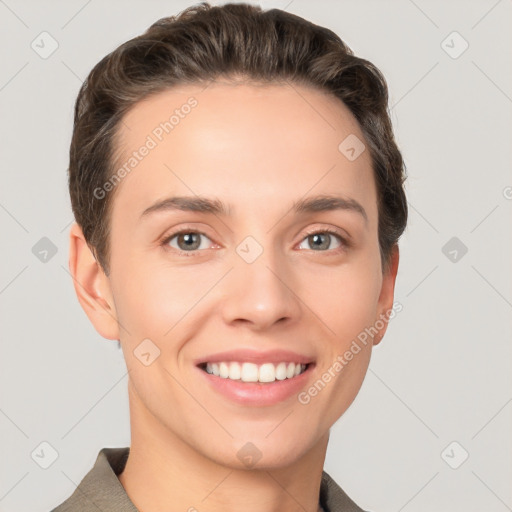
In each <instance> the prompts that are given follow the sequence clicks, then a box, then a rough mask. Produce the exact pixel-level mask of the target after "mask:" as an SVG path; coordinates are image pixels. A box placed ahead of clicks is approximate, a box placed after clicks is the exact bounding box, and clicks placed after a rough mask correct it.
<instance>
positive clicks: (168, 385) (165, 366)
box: [94, 82, 397, 468]
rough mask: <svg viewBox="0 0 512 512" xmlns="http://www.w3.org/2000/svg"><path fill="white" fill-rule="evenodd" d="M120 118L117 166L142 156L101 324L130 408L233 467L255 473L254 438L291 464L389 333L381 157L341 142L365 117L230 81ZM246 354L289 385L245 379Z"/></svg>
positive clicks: (128, 191)
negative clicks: (375, 162) (378, 178)
mask: <svg viewBox="0 0 512 512" xmlns="http://www.w3.org/2000/svg"><path fill="white" fill-rule="evenodd" d="M191 98H194V99H193V100H191ZM187 104H188V105H189V106H190V108H187V107H184V106H185V105H187ZM176 109H178V111H177V112H175V113H176V115H175V118H174V119H173V120H171V123H172V128H169V125H165V124H164V125H161V123H165V121H169V117H170V116H171V115H172V113H173V112H174V111H175V110H176ZM123 121H124V123H123V125H122V127H121V132H120V139H119V140H120V146H119V147H120V150H121V152H120V155H121V157H120V158H119V161H118V163H119V166H118V167H116V169H117V168H119V167H121V165H123V164H124V163H126V162H128V160H129V158H130V156H133V152H134V151H138V157H137V163H136V165H133V168H131V170H130V171H129V172H128V173H126V175H125V176H124V174H125V173H121V175H122V180H121V181H120V183H118V184H117V185H116V189H115V200H114V202H113V209H112V218H111V235H110V236H111V238H110V240H111V254H110V269H111V273H110V275H109V277H108V278H105V283H107V285H108V287H109V294H110V295H109V296H110V297H111V300H109V299H106V302H107V303H108V304H109V307H110V308H111V311H112V314H111V315H108V316H106V317H104V318H102V319H98V318H97V317H96V318H95V319H94V322H95V325H96V327H97V329H98V330H99V331H100V332H103V333H106V332H107V331H108V332H109V333H112V334H111V335H110V337H113V338H115V339H120V342H121V346H122V349H123V352H124V356H125V359H126V364H127V368H128V370H129V372H130V373H129V375H130V383H129V386H130V388H129V389H130V401H131V402H130V406H131V408H134V410H136V411H137V414H139V415H140V418H141V419H140V422H141V424H142V423H144V426H145V428H146V429H148V430H152V431H153V432H152V434H154V435H163V436H166V435H167V436H169V438H174V439H180V440H181V441H183V442H185V443H186V444H187V445H188V446H190V447H192V448H193V449H194V450H195V451H196V452H197V453H199V454H201V455H203V456H206V457H208V458H209V459H211V460H213V461H215V462H217V463H219V464H223V465H226V466H231V467H242V466H243V465H244V464H245V463H246V462H244V460H243V457H241V456H240V455H241V454H242V455H243V453H244V452H243V450H246V451H247V450H248V451H249V452H250V451H251V450H252V451H254V452H255V453H257V452H256V450H257V451H258V452H259V453H260V454H261V460H260V463H259V464H260V466H262V467H269V468H270V467H277V466H284V465H287V464H291V463H293V462H294V461H296V460H297V459H298V458H300V457H301V456H304V455H305V454H306V453H307V452H308V451H309V450H312V449H313V448H314V447H315V446H316V445H317V444H318V443H319V441H320V440H321V439H324V438H325V437H326V435H328V431H329V428H330V427H331V426H332V425H333V423H334V422H335V421H336V420H337V419H338V418H339V417H340V416H341V415H342V414H343V413H344V412H345V411H346V409H347V408H348V407H349V405H350V404H351V403H352V401H353V400H354V398H355V396H356V394H357V393H358V391H359V389H360V386H361V384H362V382H363V379H364V376H365V373H366V370H367V367H368V363H369V360H370V355H371V349H372V343H373V344H375V343H377V342H378V341H379V340H380V337H376V338H375V339H374V340H373V341H372V339H371V337H370V338H368V337H367V341H366V342H365V343H363V342H362V338H361V333H362V332H364V331H365V329H368V328H369V327H371V326H374V325H375V324H376V321H378V320H379V318H382V315H383V314H384V313H386V312H389V310H390V308H391V307H392V304H393V286H394V280H395V276H396V265H395V266H393V267H392V270H391V271H390V273H389V274H384V275H383V274H382V271H381V260H380V252H379V245H378V231H377V226H378V212H377V192H376V186H375V181H374V177H373V173H372V168H371V159H370V155H369V151H368V150H364V151H363V152H362V153H361V154H360V155H359V156H358V157H357V158H355V159H354V158H347V156H346V155H347V154H349V155H350V156H352V157H353V154H352V153H353V152H352V153H350V150H348V151H349V153H347V151H346V150H345V152H344V151H341V150H340V149H339V146H340V143H341V142H342V141H344V139H346V138H347V137H348V136H352V137H353V136H356V137H357V138H358V139H359V141H360V142H359V143H357V144H360V143H361V142H362V141H364V137H363V134H362V132H361V130H360V128H359V126H358V123H357V122H356V120H355V119H354V117H353V116H352V115H351V113H350V111H349V110H348V109H347V108H346V107H345V106H344V105H343V104H342V103H341V102H340V101H339V100H338V99H336V98H334V97H331V96H328V95H326V94H325V93H323V92H320V91H317V90H314V89H309V88H306V87H302V86H294V87H293V88H292V87H290V86H288V85H271V86H269V85H267V86H259V85H247V84H245V85H230V84H227V83H220V82H217V83H213V84H211V85H210V86H208V87H207V88H206V89H204V88H202V87H198V86H186V87H185V86H182V87H180V88H177V89H173V90H169V91H166V92H163V93H159V94H158V95H155V96H153V97H151V98H149V99H147V100H144V101H141V102H140V103H138V104H137V105H136V106H135V107H134V108H133V109H132V110H131V111H130V112H129V113H128V114H127V115H126V116H125V118H124V120H123ZM162 126H164V127H166V128H167V131H166V130H165V129H164V128H162ZM148 136H149V138H148ZM349 140H352V141H354V140H355V141H356V142H357V139H349ZM151 141H152V142H151ZM144 145H146V147H148V148H149V149H148V151H144V150H142V151H139V148H141V146H144ZM352 145H353V144H352ZM343 147H344V146H343V145H342V148H343ZM345 149H346V148H345ZM358 149H360V146H357V147H356V152H357V151H358ZM142 153H144V154H145V156H141V155H142ZM139 157H140V158H139ZM132 164H133V161H132ZM176 197H181V198H185V199H182V200H176V199H172V198H176ZM326 197H328V198H330V199H334V200H332V201H326V200H325V198H326ZM186 198H188V199H189V200H190V199H192V200H194V201H195V203H194V202H190V201H188V202H187V201H186ZM199 198H202V199H203V201H202V202H198V201H197V200H198V199H199ZM322 198H324V200H323V201H322V200H321V199H322ZM207 201H212V202H213V206H219V205H221V204H222V205H223V206H224V207H225V211H221V210H220V209H213V208H212V205H210V206H209V207H208V204H209V203H207ZM297 205H302V208H297ZM396 262H397V259H396ZM114 318H115V319H116V321H115V322H114ZM108 322H111V326H110V327H109V328H107V327H105V325H106V324H107V323H108ZM117 322H118V323H119V326H120V327H119V330H118V331H115V329H116V328H117ZM381 323H382V322H381ZM100 324H101V325H100ZM114 324H115V325H116V328H114ZM108 329H111V330H108ZM384 330H385V328H384V329H381V334H383V331H384ZM358 336H359V337H358ZM363 338H364V336H363ZM354 341H355V342H356V345H354ZM355 346H357V347H358V350H357V349H356V348H355ZM348 352H352V357H350V356H349V355H348ZM207 362H209V363H213V362H215V363H217V365H218V371H219V372H221V375H214V374H209V373H207V371H206V370H205V368H204V364H205V363H207ZM221 362H223V363H222V364H221ZM236 362H239V363H251V364H249V365H245V369H244V365H243V364H242V365H241V366H239V367H238V368H239V369H240V371H241V372H242V373H244V376H245V379H246V380H249V381H250V380H254V378H258V377H255V376H254V375H258V376H259V378H260V379H263V380H265V379H268V380H269V381H272V380H274V382H264V383H261V382H242V381H241V380H236V377H237V365H236ZM299 362H300V363H302V364H304V365H306V367H305V371H304V373H301V374H299V375H297V376H294V377H292V378H286V379H283V376H284V375H285V374H286V372H291V373H296V372H297V371H298V370H295V369H294V368H295V367H294V366H292V365H289V364H288V363H299ZM336 362H338V364H336ZM224 363H227V364H224ZM232 363H235V365H233V364H232ZM268 363H274V365H269V364H268ZM282 363H286V364H285V365H283V364H282ZM254 365H255V366H254ZM340 367H341V368H340ZM255 368H256V370H255ZM290 368H291V370H290ZM299 368H300V370H301V371H302V370H303V369H304V367H303V366H300V367H299ZM273 369H274V371H277V378H276V376H275V375H274V372H273ZM208 370H209V371H214V370H215V365H209V366H208ZM230 371H231V376H233V377H234V378H233V379H231V378H226V373H225V372H228V374H229V372H230ZM255 371H257V372H259V373H257V374H256V373H254V372H255ZM222 372H224V373H222ZM283 372H284V373H283ZM291 373H290V374H291ZM290 374H289V375H290ZM262 375H265V377H262ZM329 375H330V378H329ZM315 390H316V392H315ZM142 418H144V419H142ZM283 418H285V420H283ZM157 432H158V434H157ZM148 435H150V434H149V432H148ZM246 443H252V445H247V444H246ZM244 447H245V448H244ZM254 447H255V448H254ZM241 449H242V452H240V450H241Z"/></svg>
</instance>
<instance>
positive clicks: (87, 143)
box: [69, 2, 408, 275]
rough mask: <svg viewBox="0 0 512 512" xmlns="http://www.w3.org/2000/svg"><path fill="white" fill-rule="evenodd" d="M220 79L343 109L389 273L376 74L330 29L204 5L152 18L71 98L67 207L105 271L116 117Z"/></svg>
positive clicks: (392, 220) (391, 180)
mask: <svg viewBox="0 0 512 512" xmlns="http://www.w3.org/2000/svg"><path fill="white" fill-rule="evenodd" d="M219 77H227V78H234V77H243V79H244V81H246V82H251V81H253V82H264V83H267V82H268V83H272V82H278V83H282V82H286V81H289V82H292V83H295V84H299V85H306V86H312V87H316V88H318V89H320V90H322V91H324V92H326V93H329V94H334V95H335V96H336V97H337V98H339V99H340V100H341V101H342V102H343V103H344V104H345V105H346V106H347V107H348V108H349V109H350V111H351V112H352V114H353V115H354V117H355V118H356V119H357V121H358V122H359V125H360V127H361V130H362V132H363V134H364V136H365V139H366V141H365V142H366V143H367V146H368V148H369V151H370V155H371V159H372V163H373V171H374V176H375V180H376V186H377V193H378V215H379V228H378V229H379V247H380V254H381V259H382V269H383V270H385V269H387V268H388V265H389V263H390V256H391V251H392V248H393V246H394V245H396V244H397V242H398V239H399V238H400V236H401V235H402V233H403V231H404V229H405V226H406V223H407V214H408V209H407V200H406V197H405V191H404V187H403V183H404V181H405V179H406V168H405V165H404V162H403V160H402V156H401V153H400V151H399V149H398V147H397V144H396V142H395V139H394V135H393V130H392V125H391V120H390V117H389V110H388V89H387V84H386V81H385V79H384V77H383V75H382V74H381V72H380V71H379V70H378V69H377V68H376V67H375V66H374V65H373V64H372V63H371V62H369V61H367V60H365V59H362V58H359V57H356V56H354V54H353V52H352V50H351V49H350V48H349V47H348V46H347V45H346V44H345V43H344V42H343V41H342V40H341V39H340V38H339V37H338V36H337V35H336V34H335V33H334V32H332V31H331V30H329V29H327V28H324V27H321V26H318V25H315V24H313V23H311V22H309V21H307V20H305V19H303V18H301V17H299V16H296V15H293V14H290V13H287V12H285V11H283V10H280V9H271V10H267V11H264V10H262V9H261V7H259V6H257V5H250V4H225V5H222V6H211V5H209V4H208V3H207V2H202V3H201V4H198V5H194V6H191V7H189V8H188V9H186V10H184V11H183V12H181V13H180V14H179V15H178V16H170V17H167V18H162V19H160V20H158V21H157V22H155V23H154V24H153V25H151V26H150V27H149V29H148V30H147V31H146V32H144V33H143V34H142V35H140V36H138V37H135V38H133V39H131V40H129V41H127V42H125V43H123V44H122V45H120V46H119V47H118V48H116V49H115V50H114V51H112V52H111V53H109V54H108V55H107V56H105V57H104V58H103V59H102V60H101V61H100V62H99V63H98V64H96V66H95V67H94V68H93V69H92V71H91V72H90V74H89V76H88V77H87V78H86V80H85V82H84V83H83V85H82V87H81V89H80V92H79V94H78V97H77V100H76V104H75V114H74V128H73V136H72V141H71V147H70V161H69V191H70V196H71V205H72V208H73V213H74V215H75V219H76V222H77V223H78V224H79V225H80V226H81V228H82V230H83V233H84V237H85V239H86V241H87V244H88V245H89V247H90V248H91V250H92V251H93V253H94V255H95V257H96V259H97V261H98V262H99V264H100V265H101V266H102V268H103V270H104V271H105V273H106V274H107V275H108V274H109V252H110V251H109V231H110V227H109V226H110V213H111V210H112V201H113V196H114V194H113V191H112V192H110V193H109V194H108V195H106V196H105V197H104V198H103V199H101V200H99V199H97V195H96V194H95V190H98V188H99V187H102V185H103V184H104V183H106V182H107V181H108V179H109V178H110V177H111V176H112V175H113V173H114V165H115V160H116V156H115V155H116V151H117V150H118V148H117V147H116V134H117V133H118V132H119V128H120V125H121V121H122V118H123V116H124V115H125V114H126V113H127V112H128V110H129V109H130V108H131V107H133V106H134V105H135V104H136V103H137V102H139V101H140V100H141V99H143V98H145V97H147V96H148V95H149V94H156V93H158V92H161V91H164V90H166V89H169V88H172V87H173V86H175V85H178V84H186V83H191V84H198V83H206V82H208V81H212V80H215V79H216V78H219ZM340 142H341V141H340Z"/></svg>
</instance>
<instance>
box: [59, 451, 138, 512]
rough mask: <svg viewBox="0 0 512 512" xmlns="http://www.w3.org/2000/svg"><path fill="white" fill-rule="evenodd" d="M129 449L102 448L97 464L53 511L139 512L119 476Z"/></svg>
mask: <svg viewBox="0 0 512 512" xmlns="http://www.w3.org/2000/svg"><path fill="white" fill-rule="evenodd" d="M129 451H130V449H129V448H102V449H101V450H100V451H99V453H98V455H97V457H96V462H95V463H94V466H93V467H92V469H91V470H90V471H89V472H88V473H87V474H86V475H85V476H84V477H83V479H82V481H81V482H80V483H79V484H78V486H77V488H76V489H75V490H74V492H73V493H72V494H71V496H69V497H68V498H67V499H66V500H65V501H64V502H62V503H61V504H60V505H58V506H57V507H56V508H54V509H53V510H52V511H51V512H78V511H80V512H98V510H116V511H119V512H125V511H126V512H137V509H136V508H135V506H134V505H133V503H132V502H131V501H130V499H129V498H128V495H127V494H126V491H125V490H124V487H123V486H122V485H121V482H119V479H118V478H117V475H118V474H120V473H121V472H122V471H123V469H124V466H125V464H126V461H127V459H128V454H129Z"/></svg>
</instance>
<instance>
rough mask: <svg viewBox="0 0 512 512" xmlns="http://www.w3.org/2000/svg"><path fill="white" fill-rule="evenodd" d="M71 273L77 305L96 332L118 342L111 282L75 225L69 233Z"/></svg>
mask: <svg viewBox="0 0 512 512" xmlns="http://www.w3.org/2000/svg"><path fill="white" fill-rule="evenodd" d="M69 270H70V273H71V276H72V278H73V286H74V288H75V292H76V295H77V297H78V301H79V302H80V305H81V306H82V309H83V310H84V311H85V314H86V315H87V316H88V318H89V320H90V321H91V323H92V324H93V325H94V328H95V329H96V330H97V331H98V333H99V334H100V335H101V336H103V337H104V338H107V339H110V340H118V339H119V324H118V321H117V313H116V310H115V304H114V300H113V295H112V290H111V287H110V280H109V279H108V277H107V276H106V275H105V273H104V272H103V269H102V268H101V266H100V265H99V263H98V262H97V261H96V258H95V257H94V254H93V253H92V251H91V249H90V248H89V246H88V245H87V242H86V240H85V237H84V235H83V232H82V229H81V227H80V226H79V225H78V224H77V223H76V222H75V223H73V225H72V226H71V230H70V233H69Z"/></svg>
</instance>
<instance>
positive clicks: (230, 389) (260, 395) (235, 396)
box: [196, 363, 315, 406]
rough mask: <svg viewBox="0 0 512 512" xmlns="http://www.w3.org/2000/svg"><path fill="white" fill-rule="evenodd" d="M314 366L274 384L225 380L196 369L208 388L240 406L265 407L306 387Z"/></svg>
mask: <svg viewBox="0 0 512 512" xmlns="http://www.w3.org/2000/svg"><path fill="white" fill-rule="evenodd" d="M314 366H315V365H314V363H311V364H309V365H308V366H307V368H306V370H305V371H304V372H303V373H301V374H300V375H297V376H296V377H293V378H291V379H284V380H275V381H274V382H242V381H241V380H231V379H225V378H223V377H218V376H216V375H213V374H210V373H208V372H206V371H204V370H202V369H201V368H199V367H196V368H197V369H198V371H199V372H201V374H202V375H203V376H204V377H205V378H206V380H207V382H208V383H209V385H210V386H212V387H213V388H214V389H215V390H216V391H218V392H219V393H220V394H221V395H224V396H225V397H227V398H229V399H230V400H232V401H233V402H236V403H238V404H241V405H250V406H266V405H274V404H277V403H279V402H282V401H284V400H287V399H288V398H290V397H291V396H294V395H297V394H298V393H299V392H300V391H301V389H302V388H304V386H305V385H306V382H307V380H308V379H309V377H310V375H311V372H312V370H313V368H314Z"/></svg>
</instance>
